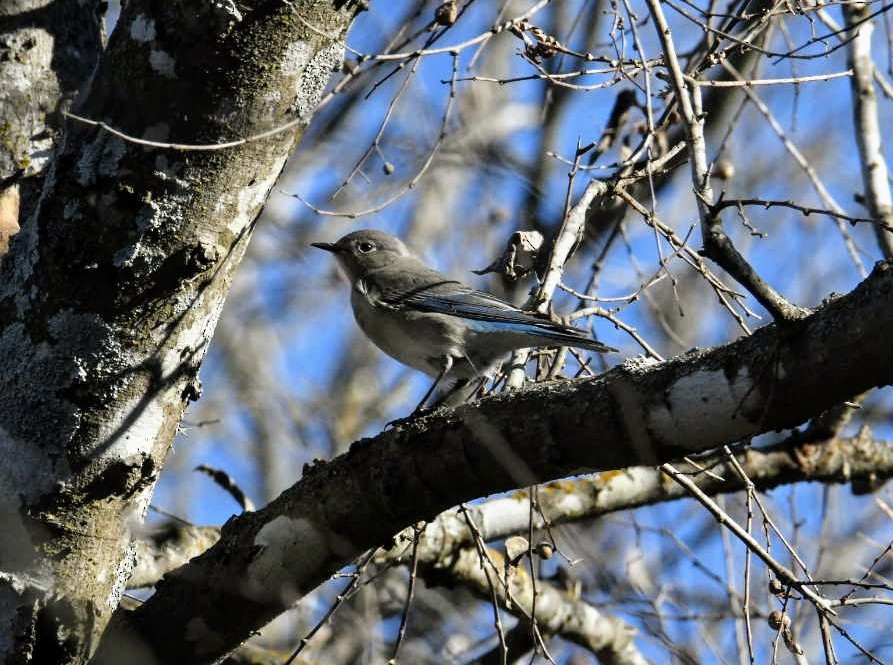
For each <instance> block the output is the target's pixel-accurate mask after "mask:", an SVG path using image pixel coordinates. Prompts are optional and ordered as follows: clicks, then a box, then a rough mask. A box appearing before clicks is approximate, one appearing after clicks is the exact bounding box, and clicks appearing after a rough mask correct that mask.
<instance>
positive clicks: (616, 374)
mask: <svg viewBox="0 0 893 665" xmlns="http://www.w3.org/2000/svg"><path fill="white" fill-rule="evenodd" d="M891 294H893V267H891V265H890V264H886V263H880V264H878V265H877V267H876V268H875V270H874V271H873V273H872V274H871V276H870V277H869V278H868V279H866V280H865V281H864V282H863V283H862V284H860V285H859V286H858V287H857V288H856V289H855V290H854V291H853V292H852V293H850V294H848V295H847V296H843V297H840V298H837V299H836V300H832V301H830V302H827V303H826V304H825V305H824V306H823V307H822V308H821V309H819V310H818V311H816V312H815V313H813V314H811V315H810V316H808V317H805V318H804V319H801V320H798V321H791V322H786V323H785V325H784V327H782V328H779V327H778V326H776V325H769V326H766V327H764V328H762V329H760V330H758V331H756V332H755V333H754V334H753V335H752V336H750V337H747V338H744V339H741V340H738V341H736V342H734V343H732V344H728V345H726V346H722V347H718V348H715V349H711V350H695V351H691V352H689V353H687V354H685V355H683V356H680V357H677V358H674V359H672V360H670V361H667V362H664V363H647V362H640V361H636V360H630V361H627V362H626V363H625V364H624V365H622V366H620V367H617V368H615V369H613V370H611V371H610V372H608V373H606V374H605V375H603V376H600V377H597V378H594V379H583V380H575V381H562V382H555V383H548V384H540V385H537V386H534V387H532V388H530V389H528V390H524V391H520V392H516V393H510V394H505V395H496V396H493V397H489V398H486V399H484V400H481V401H480V402H477V403H474V404H471V405H467V406H463V407H459V408H457V409H455V410H451V411H438V412H435V413H434V414H431V415H429V416H426V417H423V418H419V419H417V420H414V421H412V422H410V423H407V424H405V425H401V426H399V427H397V428H395V429H393V430H389V431H386V432H384V433H383V434H380V435H379V436H377V437H375V438H373V439H365V440H362V441H358V442H356V443H355V444H354V445H353V446H352V447H351V449H350V451H349V452H348V453H346V454H345V455H342V456H341V457H339V458H337V459H335V460H333V461H332V462H329V463H321V464H317V465H316V466H314V467H307V468H306V469H305V473H304V478H303V479H302V480H301V481H300V482H299V483H297V484H296V485H294V486H293V487H292V488H290V489H289V490H287V491H286V492H284V493H283V494H282V495H281V496H280V497H278V498H277V499H276V500H275V501H273V502H272V503H270V504H269V505H268V506H266V507H265V508H263V509H261V510H260V511H258V512H256V513H248V514H244V515H241V516H239V517H236V518H233V519H231V520H230V521H229V522H228V523H227V524H226V525H225V526H224V528H223V533H222V537H221V540H220V542H219V543H218V544H217V545H215V546H214V547H213V548H211V549H210V550H208V551H207V552H206V553H205V554H203V555H202V556H200V557H198V558H197V559H194V560H193V561H192V562H190V564H189V565H187V566H185V567H184V568H182V569H179V570H178V571H175V572H174V573H172V574H170V575H168V576H167V577H166V578H165V579H164V580H163V581H162V582H161V584H159V585H158V590H157V591H156V594H155V595H154V596H153V597H152V598H150V599H149V600H148V601H147V602H146V603H145V604H143V605H142V606H141V607H140V608H139V609H137V610H136V611H135V612H133V613H132V614H130V615H127V616H124V615H120V616H118V617H117V621H116V622H113V626H110V629H109V631H108V632H107V634H106V637H105V638H104V641H103V648H102V649H101V656H100V657H97V660H96V662H113V660H114V658H113V657H112V655H113V654H114V655H115V656H116V657H120V653H121V650H122V649H125V650H126V649H128V648H130V647H133V646H134V645H136V644H141V645H142V648H145V649H151V652H152V654H153V657H154V658H156V659H157V660H158V661H160V662H164V663H174V662H177V663H184V662H189V663H192V662H196V663H206V662H207V663H210V662H213V661H214V659H216V658H217V657H219V656H220V655H222V654H224V653H226V652H227V651H229V650H231V649H232V648H234V647H235V646H236V645H237V644H238V643H240V642H241V641H242V640H244V639H246V638H247V637H248V636H249V635H250V633H251V632H252V631H253V630H256V629H257V628H259V627H260V626H262V625H264V624H265V623H267V622H268V621H269V620H270V619H271V618H272V617H274V616H275V615H276V614H278V613H280V612H282V611H283V610H284V609H286V608H288V607H290V606H291V605H292V604H293V603H294V602H295V601H296V600H297V599H298V598H299V597H300V596H301V595H303V594H304V593H306V592H308V591H309V590H311V589H313V588H314V587H316V586H317V585H318V584H319V583H321V582H322V581H324V580H325V579H326V578H327V577H328V576H329V575H331V574H332V573H333V572H335V571H337V570H338V569H339V568H340V567H342V566H344V565H346V564H347V563H349V562H350V561H351V560H352V559H353V558H354V557H356V556H357V555H358V554H359V553H360V552H361V551H363V550H365V549H368V548H370V547H376V546H379V545H382V544H384V543H385V542H387V541H388V540H389V539H390V538H391V537H392V534H394V533H396V532H397V531H399V530H400V529H401V528H404V527H406V526H407V525H409V524H413V523H415V522H417V521H419V520H421V519H430V518H431V517H432V516H433V515H436V514H437V513H440V512H442V511H443V510H445V509H446V508H448V507H450V506H452V505H456V504H457V503H460V502H461V501H464V500H467V499H471V498H475V497H479V496H485V495H487V494H491V493H495V492H500V491H504V490H508V489H512V488H515V487H519V486H526V485H531V484H534V483H537V482H542V481H546V480H549V479H553V478H558V477H563V476H566V475H569V474H572V473H577V472H580V471H581V470H584V469H590V470H591V469H618V468H623V467H627V466H630V465H635V464H656V463H659V462H662V461H667V460H673V459H678V458H680V457H682V456H684V455H687V454H690V453H695V452H699V451H703V450H707V449H711V448H715V447H718V446H721V445H725V444H730V443H734V442H736V441H740V440H741V439H746V438H748V437H752V436H756V435H758V434H761V433H765V432H770V431H774V430H779V429H784V428H789V427H793V426H795V425H798V424H800V423H803V422H804V421H806V420H807V419H809V418H810V417H813V416H815V415H817V414H819V413H821V412H822V411H824V410H826V409H828V408H830V407H832V406H834V405H836V404H838V403H840V402H842V401H845V400H846V399H847V398H848V397H849V396H851V395H854V394H858V393H861V392H863V391H865V390H867V389H869V388H871V387H875V386H880V385H886V384H888V383H890V381H891V380H893V350H891V349H889V348H888V346H887V345H878V344H874V343H869V342H871V341H873V340H877V339H879V338H882V337H883V336H884V335H886V334H887V331H888V330H889V329H890V326H891V325H893V307H891V306H890V304H891V303H890V300H891ZM817 365H818V366H820V367H821V368H822V371H821V373H820V374H818V373H817V372H816V371H815V368H816V366H817ZM233 608H238V611H233ZM110 657H112V660H108V659H109V658H110Z"/></svg>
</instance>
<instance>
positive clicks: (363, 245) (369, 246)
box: [357, 240, 375, 254]
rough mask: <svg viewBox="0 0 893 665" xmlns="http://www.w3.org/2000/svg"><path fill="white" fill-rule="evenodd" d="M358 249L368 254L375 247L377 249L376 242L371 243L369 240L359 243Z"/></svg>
mask: <svg viewBox="0 0 893 665" xmlns="http://www.w3.org/2000/svg"><path fill="white" fill-rule="evenodd" d="M357 249H358V250H360V251H361V252H362V253H363V254H368V253H369V252H371V251H372V250H373V249H375V243H371V242H369V241H368V240H367V241H365V242H361V243H360V244H359V245H357Z"/></svg>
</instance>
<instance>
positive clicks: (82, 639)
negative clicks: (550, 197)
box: [0, 0, 354, 663]
mask: <svg viewBox="0 0 893 665" xmlns="http://www.w3.org/2000/svg"><path fill="white" fill-rule="evenodd" d="M51 4H58V3H51ZM62 4H64V5H66V6H68V5H70V6H72V7H74V6H75V5H77V4H78V3H74V2H69V3H62ZM86 10H87V12H88V14H89V12H90V11H94V12H95V6H94V5H89V6H88V7H87V8H86ZM353 13H354V12H353V8H349V7H345V6H344V3H331V2H311V1H306V2H300V1H299V2H291V3H283V2H278V1H258V2H252V3H247V4H245V3H241V4H239V5H238V7H237V6H236V5H235V4H234V3H228V2H219V3H201V4H196V3H189V2H178V1H174V2H164V3H154V2H149V1H148V0H135V1H132V2H128V3H126V5H125V6H124V8H123V9H122V15H121V16H120V18H119V21H118V25H117V28H116V30H115V32H114V34H113V35H112V37H111V40H110V43H109V45H108V48H107V49H106V51H105V52H104V53H103V55H102V58H101V61H100V63H99V65H98V68H97V69H96V71H95V73H94V75H93V79H92V81H91V83H90V85H89V89H87V90H86V91H85V92H84V93H83V94H82V98H81V100H80V101H79V102H78V103H77V105H76V107H75V112H76V113H77V114H78V115H80V116H83V117H86V118H90V119H95V120H98V121H102V122H106V123H108V125H109V126H111V127H114V128H116V129H117V130H121V131H122V132H125V133H127V134H129V135H132V136H138V137H141V138H145V139H152V140H155V141H159V142H171V143H181V144H205V145H210V144H217V143H220V142H226V141H233V140H237V139H241V138H245V137H249V136H252V135H256V134H258V133H259V132H264V131H267V130H271V129H274V128H276V127H280V126H282V125H286V124H287V123H290V122H292V121H295V120H297V121H298V122H296V123H295V124H294V126H292V127H291V128H290V129H288V130H287V131H280V132H277V133H274V134H271V135H269V136H267V137H266V138H263V139H260V140H253V141H250V142H246V143H243V144H241V145H237V146H235V147H230V148H226V149H209V150H182V149H165V148H158V147H151V146H147V145H143V144H140V143H138V142H133V141H130V140H125V139H123V138H121V137H120V136H117V135H114V134H113V133H111V132H109V131H107V130H106V129H103V128H100V127H98V126H94V125H88V124H85V123H82V122H79V121H74V120H69V121H68V123H67V126H66V130H65V134H64V137H63V139H62V141H61V143H60V144H59V145H58V146H57V148H56V152H55V154H54V156H53V158H52V161H51V162H50V164H49V167H48V173H47V176H46V183H45V186H44V188H43V192H42V194H41V197H40V200H39V204H38V205H36V206H35V212H34V215H33V218H32V219H29V220H27V221H26V222H25V223H23V224H22V226H23V230H22V232H21V233H19V234H18V235H17V236H16V237H15V238H14V240H13V242H12V245H11V248H10V251H9V253H8V254H7V255H6V257H5V259H4V262H3V265H2V272H0V364H2V367H3V381H2V382H0V455H2V458H3V460H4V463H3V465H2V467H0V501H2V504H0V515H2V524H3V526H4V534H5V535H4V537H3V539H2V543H3V544H2V546H0V569H2V573H0V617H2V623H0V657H2V659H4V662H23V663H24V662H39V663H63V662H71V663H75V662H83V661H84V660H85V659H86V658H87V657H88V656H89V654H90V653H91V652H92V650H93V648H94V647H95V644H96V642H97V638H98V637H99V636H100V635H101V634H102V632H103V630H104V628H105V625H106V623H107V621H108V619H109V617H110V616H111V613H112V612H113V611H114V609H115V608H116V607H117V605H118V600H119V598H120V594H121V591H122V589H123V586H124V583H125V581H126V579H127V576H128V572H129V570H130V568H131V566H132V563H133V552H132V544H131V527H132V526H134V525H135V524H137V523H138V522H139V521H140V520H141V518H142V516H143V513H144V511H145V509H146V507H147V505H148V501H149V499H150V497H151V495H152V490H153V487H154V484H155V481H156V479H157V477H158V474H159V473H160V471H161V469H162V467H163V465H164V461H165V457H166V455H167V452H168V449H169V446H170V443H171V440H172V438H173V436H174V434H175V433H176V430H177V426H178V423H179V421H180V418H181V416H182V413H183V410H184V408H185V406H186V404H187V403H188V401H189V400H190V399H195V398H197V396H198V394H199V391H200V387H199V385H198V382H197V372H198V368H199V365H200V363H201V361H202V357H203V356H204V353H205V350H206V348H207V345H208V342H209V340H210V338H211V334H212V332H213V330H214V326H215V324H216V322H217V318H218V315H219V313H220V310H221V307H222V306H223V302H224V298H225V296H226V292H227V289H228V286H229V283H230V280H231V277H232V274H233V271H234V270H235V268H236V266H237V265H238V263H239V259H240V258H241V256H242V253H243V252H244V250H245V246H246V244H247V242H248V240H249V238H250V237H251V230H252V225H253V223H254V220H255V219H256V217H257V215H258V213H259V212H260V210H261V208H262V206H263V204H264V201H265V200H266V197H267V194H268V193H269V191H270V188H271V187H272V185H273V183H274V182H275V180H276V177H277V176H278V174H279V172H280V170H281V168H282V166H283V164H284V163H285V160H286V158H287V157H288V155H289V154H290V152H291V151H292V149H293V147H294V144H295V142H296V141H297V139H298V138H299V137H300V133H301V128H302V127H303V126H304V125H305V124H306V122H307V121H308V120H309V118H310V116H311V114H312V112H313V110H314V108H315V106H316V104H317V103H318V101H319V99H320V96H321V94H322V91H323V89H324V87H325V85H326V83H327V82H328V80H329V77H330V74H331V72H332V71H333V70H336V69H338V68H339V67H340V65H341V61H342V54H343V44H342V42H341V38H342V37H343V36H344V34H345V32H346V30H347V27H348V26H349V24H350V21H351V18H352V16H353ZM29 19H30V20H31V21H32V22H34V21H37V22H38V23H40V21H41V20H42V21H44V25H43V28H42V29H44V30H46V31H47V32H50V33H52V32H53V31H54V30H56V29H59V27H60V25H62V23H61V21H64V20H67V19H66V18H65V12H50V11H46V12H44V13H40V11H38V10H35V12H34V13H32V15H31V16H30V17H29ZM35 30H37V31H38V33H39V32H40V30H38V29H36V28H35ZM95 30H96V26H95V25H94V32H95ZM95 41H96V40H94V42H95ZM63 46H64V42H59V41H57V42H56V43H55V49H56V51H55V52H54V54H53V56H54V57H55V56H56V55H58V54H59V49H61V48H62V47H63ZM57 94H58V93H57ZM36 109H37V107H36V106H34V107H31V112H32V113H35V112H36ZM22 151H23V152H28V151H29V148H28V147H27V145H26V146H25V147H24V148H22ZM29 203H31V202H29ZM26 207H27V206H26Z"/></svg>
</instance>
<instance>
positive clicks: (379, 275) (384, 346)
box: [311, 229, 617, 413]
mask: <svg viewBox="0 0 893 665" xmlns="http://www.w3.org/2000/svg"><path fill="white" fill-rule="evenodd" d="M311 245H312V246H313V247H316V248H318V249H322V250H325V251H327V252H331V253H332V254H333V255H334V256H335V258H336V260H337V262H338V264H339V265H340V267H341V269H342V270H343V272H344V273H345V275H346V277H347V279H348V280H349V281H350V285H351V293H350V302H351V306H352V308H353V313H354V318H355V319H356V322H357V324H358V325H359V327H360V329H361V330H362V331H363V333H365V335H366V336H367V337H368V338H369V339H370V340H371V341H372V342H373V343H374V344H375V345H376V346H377V347H378V348H379V349H381V350H382V351H384V352H385V353H386V354H388V355H389V356H391V357H392V358H394V359H396V360H398V361H399V362H401V363H403V364H404V365H408V366H409V367H412V368H414V369H417V370H420V371H422V372H424V373H425V374H428V375H429V376H431V377H433V378H434V383H433V384H432V385H431V387H430V388H429V389H428V391H427V392H426V393H425V395H424V397H423V398H422V400H421V401H420V402H419V404H418V406H417V407H416V408H415V410H414V411H413V413H416V412H418V411H420V410H422V409H423V408H424V405H425V403H426V402H427V401H428V399H429V398H430V396H431V395H432V394H433V393H434V391H435V389H436V388H437V387H438V385H439V384H440V383H441V382H442V381H443V380H444V379H446V378H449V379H450V380H453V379H455V380H456V385H454V390H455V388H456V387H458V386H459V385H464V384H467V383H468V382H469V381H470V380H471V379H474V378H475V377H478V376H481V375H484V374H485V373H486V372H487V371H488V370H489V369H490V368H491V367H492V366H493V365H494V364H495V363H496V362H497V361H498V360H500V359H501V358H502V357H503V356H505V355H506V354H508V353H509V352H511V351H514V350H517V349H524V348H531V347H543V346H572V347H576V348H580V349H587V350H590V351H597V352H599V353H607V352H612V351H613V352H616V351H617V349H615V348H613V347H610V346H607V345H606V344H602V343H601V342H599V341H596V340H594V339H592V338H590V337H589V336H588V335H587V334H586V333H585V332H584V331H582V330H580V329H579V328H574V327H572V326H567V325H564V324H561V323H556V322H555V321H553V320H552V319H551V318H550V317H549V316H548V315H546V314H541V313H539V312H531V311H525V310H522V309H520V308H518V307H515V306H514V305H512V304H511V303H509V302H506V301H505V300H502V299H500V298H497V297H496V296H494V295H493V294H491V293H487V292H485V291H479V290H477V289H473V288H471V287H469V286H466V285H465V284H463V283H462V282H460V281H458V280H456V279H453V278H452V277H450V276H448V275H446V274H444V273H442V272H440V271H438V270H435V269H434V268H431V267H429V266H427V265H425V264H424V263H423V262H422V261H421V259H419V258H418V257H417V256H415V254H413V253H412V252H411V251H410V250H409V248H407V246H406V245H405V244H404V243H403V241H402V240H400V239H399V238H396V237H394V236H392V235H390V234H388V233H385V232H384V231H378V230H374V229H367V230H360V231H354V232H352V233H348V234H347V235H345V236H343V237H342V238H340V239H339V240H338V241H336V242H334V243H326V242H314V243H311Z"/></svg>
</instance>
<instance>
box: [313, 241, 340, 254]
mask: <svg viewBox="0 0 893 665" xmlns="http://www.w3.org/2000/svg"><path fill="white" fill-rule="evenodd" d="M310 244H311V246H313V247H318V248H319V249H324V250H326V251H327V252H337V251H338V247H337V246H336V245H335V243H333V242H311V243H310Z"/></svg>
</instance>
